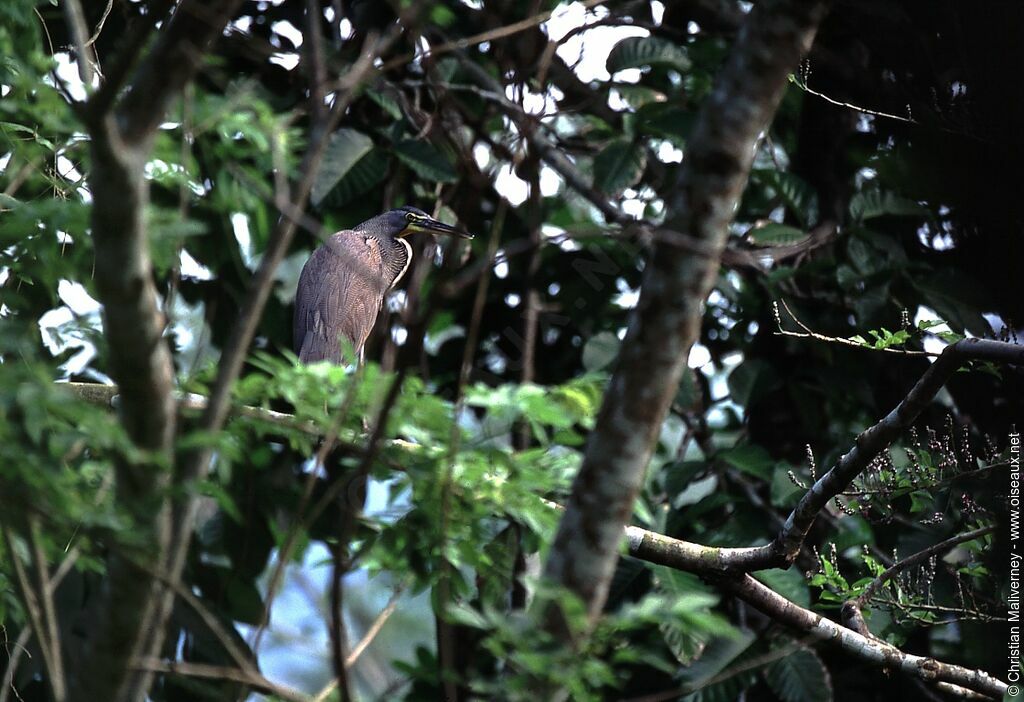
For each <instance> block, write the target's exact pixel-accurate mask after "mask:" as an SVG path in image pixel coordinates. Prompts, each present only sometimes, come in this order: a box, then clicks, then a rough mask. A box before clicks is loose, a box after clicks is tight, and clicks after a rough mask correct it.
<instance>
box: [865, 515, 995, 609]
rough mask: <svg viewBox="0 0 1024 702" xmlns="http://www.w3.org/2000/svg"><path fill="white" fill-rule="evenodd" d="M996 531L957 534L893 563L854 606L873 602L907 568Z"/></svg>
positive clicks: (985, 530) (991, 528) (974, 531)
mask: <svg viewBox="0 0 1024 702" xmlns="http://www.w3.org/2000/svg"><path fill="white" fill-rule="evenodd" d="M995 530H996V528H995V527H994V526H987V527H982V528H980V529H973V530H971V531H967V532H964V533H963V534H957V535H956V536H952V537H950V538H948V539H946V540H945V541H940V542H939V543H937V544H934V545H932V546H929V547H928V548H925V549H921V550H920V551H918V552H917V553H915V554H913V555H910V556H907V557H906V558H903V559H901V560H899V561H897V562H896V563H893V564H892V566H890V567H889V568H887V569H885V570H884V571H882V572H881V573H880V574H879V575H878V577H876V578H875V579H874V580H872V581H871V582H870V583H868V586H867V587H866V588H864V591H863V592H861V593H860V595H859V596H858V597H857V599H855V600H852V602H853V604H855V605H856V606H857V607H861V606H863V605H864V604H866V603H867V602H869V601H870V600H871V598H872V596H874V594H875V593H876V592H878V591H879V590H880V589H881V588H882V586H883V585H885V584H886V583H887V582H889V581H890V580H892V579H893V578H894V577H896V576H897V575H899V574H900V573H901V572H903V571H904V570H906V569H907V568H912V567H914V566H915V565H917V564H918V563H923V562H925V561H927V560H928V559H929V558H931V557H932V556H935V555H938V554H940V553H944V552H946V551H948V550H950V549H951V548H953V547H955V546H959V545H960V544H963V543H967V542H968V541H974V540H975V539H980V538H981V537H983V536H986V535H988V534H991V533H992V532H994V531H995Z"/></svg>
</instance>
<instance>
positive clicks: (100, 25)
mask: <svg viewBox="0 0 1024 702" xmlns="http://www.w3.org/2000/svg"><path fill="white" fill-rule="evenodd" d="M113 7H114V0H107V6H106V7H105V8H104V9H103V16H102V17H100V21H99V22H98V23H97V24H96V31H94V32H93V33H92V36H91V37H89V40H88V41H87V42H85V45H86V46H92V45H93V44H94V43H95V42H96V40H97V39H99V38H100V32H102V31H103V25H105V24H106V23H107V17H109V16H110V11H111V10H112V9H113Z"/></svg>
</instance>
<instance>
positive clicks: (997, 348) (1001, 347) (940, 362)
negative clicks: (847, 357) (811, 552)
mask: <svg viewBox="0 0 1024 702" xmlns="http://www.w3.org/2000/svg"><path fill="white" fill-rule="evenodd" d="M969 361H991V362H993V363H1004V364H1013V365H1024V345H1018V344H1009V343H1006V342H1002V341H990V340H987V339H964V340H962V341H958V342H956V343H955V344H952V345H951V346H947V347H946V348H945V349H944V350H943V352H942V353H941V354H939V357H938V358H937V359H935V362H934V363H932V364H931V366H929V367H928V370H927V371H925V373H924V375H922V376H921V379H920V380H918V381H917V384H915V385H914V387H913V388H911V390H910V392H908V393H907V395H906V397H904V398H903V400H902V401H901V402H900V403H899V404H898V405H897V406H896V408H895V409H893V410H892V411H891V412H890V413H889V414H888V415H886V416H885V417H884V418H883V419H881V420H880V421H879V422H878V423H877V424H875V425H873V426H871V427H869V428H868V429H866V430H864V431H863V432H861V433H860V435H859V436H857V440H856V442H855V444H854V447H853V448H852V449H850V451H849V452H848V453H846V454H844V455H843V457H842V458H840V459H839V461H838V462H837V463H836V464H835V465H834V466H833V467H832V468H831V469H830V470H829V471H828V472H827V473H825V475H823V476H821V478H819V479H818V481H817V482H815V483H814V485H812V486H811V489H810V490H808V491H807V492H806V493H805V494H804V496H803V497H802V498H801V499H800V502H799V503H798V504H797V506H796V508H795V509H794V510H793V512H792V513H791V514H790V515H789V518H788V519H787V520H786V524H785V526H784V527H783V528H782V531H781V532H780V533H779V535H778V536H777V537H776V538H775V541H773V542H772V543H771V544H768V545H766V546H760V547H757V548H756V549H751V552H750V559H749V561H748V562H747V563H746V564H745V565H744V570H759V569H762V568H778V567H782V568H785V567H788V566H789V565H790V564H791V563H793V561H794V560H795V559H796V557H797V555H798V554H799V552H800V547H801V546H802V545H803V542H804V539H805V538H806V536H807V533H808V532H809V531H810V529H811V525H813V524H814V520H815V519H817V517H818V514H819V513H820V512H821V510H822V509H824V508H825V505H827V504H828V502H829V500H831V499H832V498H833V497H835V496H836V495H838V494H839V493H841V492H842V491H843V490H845V489H846V487H847V486H848V485H849V484H850V482H851V481H852V480H853V479H854V478H855V477H857V475H859V474H860V472H861V471H863V470H864V469H865V468H866V467H867V465H868V464H869V463H870V462H871V460H872V459H873V458H874V457H875V456H877V455H878V454H879V453H881V452H882V451H884V450H885V449H886V448H887V447H888V446H889V444H891V443H892V442H893V441H895V440H896V439H897V438H898V437H899V435H900V433H901V432H903V431H904V430H905V429H907V428H909V427H910V426H911V424H913V422H914V421H915V420H916V419H917V417H918V415H919V414H921V411H922V410H924V408H925V407H926V406H927V405H928V403H929V402H931V401H932V399H933V398H934V397H935V394H936V393H938V391H939V390H940V389H941V388H942V386H943V385H944V384H945V383H946V381H947V380H948V379H949V377H950V376H951V375H953V373H955V372H956V371H958V370H959V369H960V368H961V367H963V366H964V365H965V364H966V363H967V362H969Z"/></svg>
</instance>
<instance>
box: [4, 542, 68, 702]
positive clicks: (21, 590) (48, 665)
mask: <svg viewBox="0 0 1024 702" xmlns="http://www.w3.org/2000/svg"><path fill="white" fill-rule="evenodd" d="M0 531H2V532H3V538H4V546H6V548H7V553H8V554H9V555H10V562H11V565H12V567H13V570H14V582H15V584H16V585H17V587H18V594H19V595H20V596H21V601H22V602H23V603H24V605H25V611H26V612H27V613H28V620H29V625H30V626H31V627H32V633H33V634H35V637H36V642H37V643H38V644H39V650H40V651H42V654H43V668H44V669H45V670H46V680H47V683H48V685H49V687H50V692H51V694H52V695H53V699H54V700H55V702H64V699H65V698H66V697H67V690H66V688H65V684H64V682H65V681H64V673H63V668H62V667H61V663H60V649H59V647H60V641H59V640H58V639H56V638H54V639H51V638H50V633H51V632H50V628H49V627H48V626H47V617H46V615H45V614H44V612H43V607H42V605H41V604H40V601H39V598H40V597H49V596H50V593H48V592H39V591H37V590H36V589H35V588H33V586H32V582H31V580H30V579H29V576H28V573H26V572H25V565H24V564H23V563H22V562H21V558H20V557H19V556H18V548H17V545H16V544H15V541H14V535H13V534H12V533H11V530H10V529H9V528H8V527H7V525H6V524H3V523H0ZM30 550H31V549H30Z"/></svg>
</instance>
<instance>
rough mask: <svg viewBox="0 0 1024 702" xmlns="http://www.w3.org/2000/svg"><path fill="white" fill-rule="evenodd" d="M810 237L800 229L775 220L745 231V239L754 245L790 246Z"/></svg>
mask: <svg viewBox="0 0 1024 702" xmlns="http://www.w3.org/2000/svg"><path fill="white" fill-rule="evenodd" d="M810 238H811V237H810V235H809V234H808V233H807V232H805V231H804V230H802V229H797V228H796V227H790V226H787V225H785V224H776V223H775V222H768V223H767V224H763V225H761V226H759V227H755V228H754V229H751V230H750V231H749V232H747V239H749V240H750V243H752V244H753V245H754V246H792V245H794V244H800V243H802V242H804V241H807V240H808V239H810Z"/></svg>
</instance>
